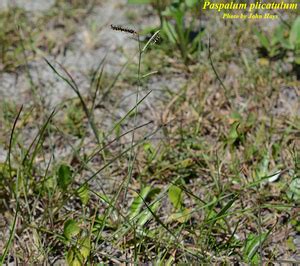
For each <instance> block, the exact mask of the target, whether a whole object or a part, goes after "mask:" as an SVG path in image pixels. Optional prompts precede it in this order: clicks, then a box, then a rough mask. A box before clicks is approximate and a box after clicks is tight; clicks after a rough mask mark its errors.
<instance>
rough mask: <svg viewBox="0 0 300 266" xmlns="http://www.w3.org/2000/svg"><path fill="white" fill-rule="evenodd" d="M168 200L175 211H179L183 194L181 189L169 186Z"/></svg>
mask: <svg viewBox="0 0 300 266" xmlns="http://www.w3.org/2000/svg"><path fill="white" fill-rule="evenodd" d="M168 195H169V200H170V202H171V203H172V204H173V206H174V208H175V209H180V208H181V206H182V198H183V193H182V190H181V188H179V187H177V186H174V185H172V186H170V188H169V191H168Z"/></svg>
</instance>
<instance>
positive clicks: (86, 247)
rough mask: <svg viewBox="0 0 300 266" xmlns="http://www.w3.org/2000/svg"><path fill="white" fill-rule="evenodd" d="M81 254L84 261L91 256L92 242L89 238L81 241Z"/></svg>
mask: <svg viewBox="0 0 300 266" xmlns="http://www.w3.org/2000/svg"><path fill="white" fill-rule="evenodd" d="M79 243H80V246H81V247H80V254H81V255H82V256H83V258H84V260H86V259H87V257H88V256H89V255H90V252H91V242H90V239H89V237H85V238H83V239H82V240H80V242H79Z"/></svg>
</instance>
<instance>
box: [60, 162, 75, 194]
mask: <svg viewBox="0 0 300 266" xmlns="http://www.w3.org/2000/svg"><path fill="white" fill-rule="evenodd" d="M57 174H58V180H57V182H58V186H59V187H60V188H61V189H62V190H64V191H66V190H67V188H68V186H69V185H70V184H71V183H72V181H73V177H72V171H71V167H70V166H69V165H66V164H62V165H61V166H60V167H59V169H58V173H57Z"/></svg>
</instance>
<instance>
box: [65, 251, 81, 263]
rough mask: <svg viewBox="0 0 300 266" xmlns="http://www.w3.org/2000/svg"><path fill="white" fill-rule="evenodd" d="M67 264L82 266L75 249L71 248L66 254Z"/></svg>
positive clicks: (79, 256)
mask: <svg viewBox="0 0 300 266" xmlns="http://www.w3.org/2000/svg"><path fill="white" fill-rule="evenodd" d="M66 260H67V264H68V265H69V266H81V265H83V263H82V262H83V258H81V254H80V253H79V252H78V250H77V249H76V248H75V247H72V248H70V249H69V251H68V253H67V257H66Z"/></svg>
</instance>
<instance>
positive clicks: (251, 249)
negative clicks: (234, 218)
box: [243, 233, 268, 263]
mask: <svg viewBox="0 0 300 266" xmlns="http://www.w3.org/2000/svg"><path fill="white" fill-rule="evenodd" d="M267 236H268V233H263V234H261V235H258V236H256V235H254V234H250V235H249V236H248V238H247V240H246V245H245V247H244V252H243V254H244V259H245V260H246V262H253V263H255V261H256V260H257V259H258V258H257V257H256V256H255V255H256V254H257V252H258V250H259V247H260V246H261V245H263V243H264V241H265V240H266V238H267Z"/></svg>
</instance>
